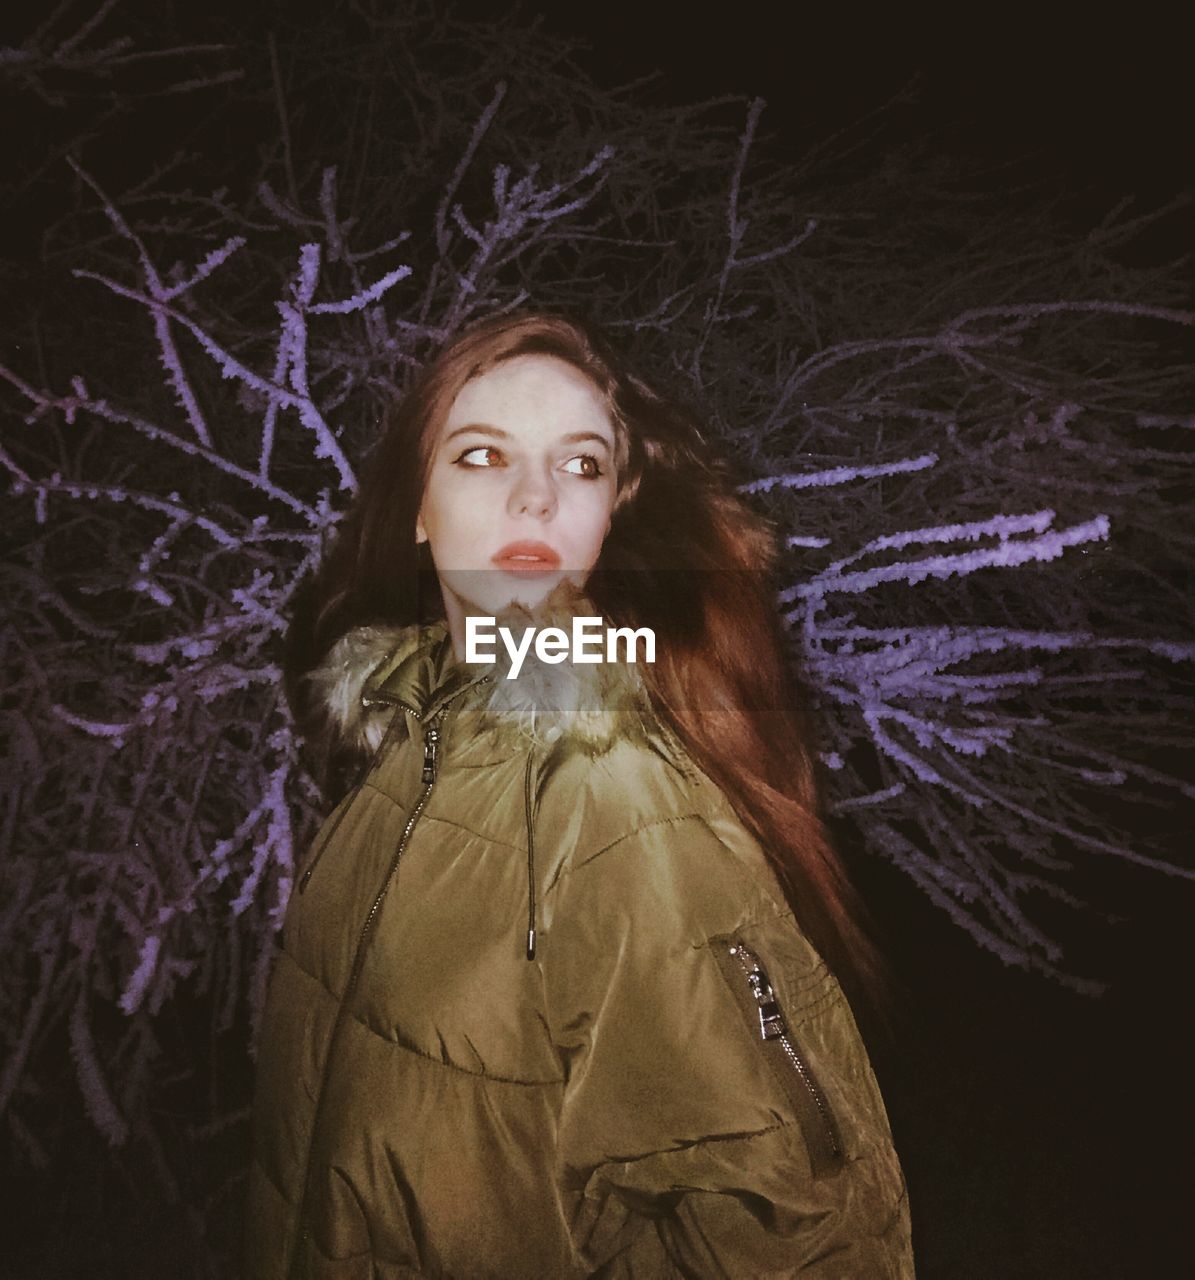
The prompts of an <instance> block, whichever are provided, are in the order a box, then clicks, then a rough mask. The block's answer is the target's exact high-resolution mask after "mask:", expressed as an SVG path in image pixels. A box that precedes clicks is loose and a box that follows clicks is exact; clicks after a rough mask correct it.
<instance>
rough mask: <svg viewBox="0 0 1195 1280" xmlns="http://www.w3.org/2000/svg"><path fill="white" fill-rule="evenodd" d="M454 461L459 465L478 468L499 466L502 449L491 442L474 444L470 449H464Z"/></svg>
mask: <svg viewBox="0 0 1195 1280" xmlns="http://www.w3.org/2000/svg"><path fill="white" fill-rule="evenodd" d="M456 461H457V463H458V464H460V465H461V466H464V467H476V468H478V469H481V468H483V467H499V466H501V465H502V451H501V449H496V448H495V447H494V446H493V445H492V444H475V445H474V446H473V447H472V448H471V449H466V450H465V452H464V453H462V454H461V455H460V457H458V458H457V459H456Z"/></svg>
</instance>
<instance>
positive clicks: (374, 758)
mask: <svg viewBox="0 0 1195 1280" xmlns="http://www.w3.org/2000/svg"><path fill="white" fill-rule="evenodd" d="M392 705H396V706H398V707H400V708H401V709H402V710H404V711H410V712H411V714H412V715H414V717H415V719H416V720H418V719H419V713H418V712H417V711H416V710H415V709H414V708H413V707H408V706H407V704H406V703H405V702H399V703H396V704H392ZM398 719H399V717H398V714H397V712H396V713H395V715H394V718H393V719H392V720H391V721H390V723H389V724H388V725H387V726H386V732H385V733H384V734H383V735H382V740H381V742H379V743H378V745H377V747H376V748H375V749H374V752H373V755H371V756H370V758H369V760H368V761H367V763H366V765H365V768H364V769H362V771H361V774H360V776H359V777H358V778H357V781H356V782H355V783H353V789H352V790H351V791H350V792H349V793H348V795H347V796H346V798H345V800H344V802H343V804H342V807H341V810H340V814H339V815H338V817H337V819H336V821H335V822H334V823H333V824H332V828H331V830H330V831H329V832H328V834H327V835H326V836H325V837H324V839H323V842H322V843H321V844H320V847H319V849H318V850H317V851H316V853H315V856H314V857H313V858H312V859H311V861H310V862H309V863H308V864H307V866H306V868H305V869H304V871H303V874H302V875H301V876H300V877H299V892H300V893H306V892H307V882H308V881H309V880H310V879H311V873H312V872H313V871H314V870H315V869H316V867H317V866H319V861H320V859H321V858H322V857H323V856H324V850H325V849H326V848H327V847H328V846H329V845H330V844H331V843H332V838H333V836H335V835H336V832H337V831H338V830H339V829H340V824H341V823H342V822H343V821H344V818H345V815H346V814H347V813H348V811H349V810H350V809H351V808H352V807H353V805H354V804H355V803H356V800H357V797H358V796H359V795H360V794H361V791H362V789H363V788H364V786H365V783H366V781H367V780H368V779H369V775H370V774H371V773H373V771H374V769H376V768H377V766H378V763H379V762H380V761H381V758H382V755H383V753H384V752H385V750H386V746H387V744H388V743H389V742H390V739H391V738H392V737H393V736H394V730H395V727H396V726H397V724H398Z"/></svg>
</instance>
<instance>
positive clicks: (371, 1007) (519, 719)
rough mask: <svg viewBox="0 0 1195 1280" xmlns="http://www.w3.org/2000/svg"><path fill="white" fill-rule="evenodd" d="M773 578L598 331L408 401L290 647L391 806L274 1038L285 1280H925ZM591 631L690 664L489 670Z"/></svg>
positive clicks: (337, 735)
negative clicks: (853, 1008)
mask: <svg viewBox="0 0 1195 1280" xmlns="http://www.w3.org/2000/svg"><path fill="white" fill-rule="evenodd" d="M771 547H772V543H771V541H770V539H769V537H768V535H767V534H766V532H765V531H764V530H763V528H762V527H761V525H760V523H759V521H758V520H756V519H755V518H754V517H752V516H751V515H750V514H749V513H748V511H747V510H746V509H745V508H744V507H743V506H742V504H741V503H740V502H739V501H738V500H737V499H736V498H734V497H733V496H732V494H731V491H730V487H729V485H728V483H727V481H726V477H725V476H724V474H723V472H722V471H721V469H720V468H719V467H718V466H717V465H715V464H712V463H710V462H709V461H708V459H707V454H706V449H705V447H704V444H703V442H702V440H701V437H700V435H699V434H698V432H697V431H696V430H695V428H694V427H693V426H692V425H691V424H690V422H689V421H688V420H687V418H686V417H685V415H684V414H683V413H681V412H680V411H679V410H678V409H676V408H675V407H673V406H671V405H670V404H668V403H667V402H665V401H664V400H663V399H661V398H660V397H658V396H656V395H655V394H654V393H653V392H651V391H650V390H649V389H648V388H647V387H645V386H644V385H643V384H642V383H641V382H639V381H638V380H637V379H635V378H633V377H631V376H630V375H628V374H627V373H626V372H625V371H623V370H622V368H621V367H620V365H619V364H618V362H617V361H616V359H615V358H614V357H613V356H612V355H611V354H610V353H609V352H607V351H606V350H605V349H604V348H603V347H602V346H600V345H599V343H598V341H597V340H596V339H595V338H594V337H593V335H590V334H587V333H586V332H585V331H584V330H583V329H582V328H580V327H579V326H578V325H576V324H573V323H570V322H567V321H565V320H562V319H559V318H554V317H549V316H544V315H526V314H524V315H518V316H513V317H512V316H506V317H500V318H497V319H493V320H490V321H487V322H485V323H482V324H480V325H478V326H477V327H475V328H473V329H472V330H470V331H469V332H467V333H466V334H464V335H463V336H462V337H460V338H459V339H457V340H456V341H455V342H454V343H452V344H451V345H450V346H449V347H448V348H447V349H446V350H445V351H444V352H443V353H442V354H441V355H440V356H439V357H438V358H436V359H435V360H434V361H432V362H431V364H430V365H429V366H428V367H427V369H426V370H425V371H424V372H423V374H422V376H421V377H420V379H419V381H418V383H417V385H416V386H415V387H414V389H413V390H412V391H411V392H410V393H409V394H408V395H407V396H406V397H405V399H404V401H403V403H402V405H401V407H400V408H399V410H398V411H397V413H396V415H395V416H394V418H393V420H392V422H391V424H390V426H389V429H388V430H387V432H386V433H385V434H384V436H383V438H382V440H381V443H380V445H379V447H378V450H377V453H376V455H375V457H374V459H373V460H372V461H371V467H370V472H369V475H368V477H367V479H366V480H365V482H364V484H363V486H362V489H361V492H360V494H359V496H358V498H357V501H356V502H355V504H354V506H353V508H352V510H351V511H350V512H349V513H348V514H347V516H346V518H345V521H344V524H343V526H342V528H341V530H340V533H339V536H338V539H337V541H336V544H335V545H334V547H333V548H332V550H331V553H330V554H329V556H328V557H327V559H326V561H325V564H324V566H323V567H322V569H321V572H320V574H319V575H318V576H317V579H316V581H315V583H314V586H313V588H312V590H311V592H310V595H309V599H308V601H307V603H306V606H305V608H304V609H303V610H302V611H301V612H300V616H299V617H298V618H297V619H296V622H295V624H294V627H293V628H292V636H291V640H292V646H291V653H292V660H291V664H290V665H291V676H292V683H291V697H292V704H293V705H294V706H295V708H296V712H297V714H298V716H299V720H300V724H301V725H302V726H303V727H304V729H305V731H306V733H307V736H308V739H309V741H310V742H312V743H313V744H317V745H318V746H319V747H320V749H321V754H322V767H323V769H324V770H325V774H326V776H328V777H333V778H334V777H336V776H338V774H340V773H342V772H343V770H344V768H345V766H346V765H353V764H356V767H357V771H358V776H357V781H356V784H355V785H354V786H353V787H352V789H351V790H350V791H349V793H348V795H347V796H345V797H344V798H343V799H342V800H341V801H340V803H339V805H338V806H337V808H336V810H335V811H334V812H333V814H332V815H331V816H330V818H329V820H328V822H327V824H326V825H325V827H324V829H323V830H322V831H321V832H320V834H319V835H318V837H317V838H316V840H315V842H314V845H313V847H312V850H311V851H310V852H309V854H308V855H307V857H306V859H305V861H304V862H303V863H302V864H301V865H300V867H299V868H298V879H297V882H296V886H295V891H294V893H293V894H292V898H291V902H290V906H289V910H288V914H287V918H286V922H285V926H284V929H283V935H282V948H281V951H280V954H279V956H278V960H277V965H276V968H275V971H274V974H273V978H272V983H271V988H270V992H269V997H268V1000H267V1004H266V1008H265V1013H264V1017H263V1024H262V1028H261V1049H260V1061H259V1078H258V1095H257V1102H256V1107H255V1115H254V1147H255V1150H254V1161H253V1167H252V1173H251V1196H250V1209H249V1215H248V1259H249V1265H248V1275H249V1276H250V1277H253V1278H257V1277H261V1278H265V1277H271V1278H275V1280H282V1278H283V1277H309V1276H310V1277H317V1276H318V1277H329V1278H331V1277H349V1276H354V1277H356V1276H361V1277H392V1276H410V1275H437V1276H511V1277H516V1276H517V1277H525V1276H537V1277H538V1276H545V1277H568V1276H584V1275H594V1274H601V1275H604V1276H633V1277H655V1276H675V1275H689V1276H706V1275H718V1276H723V1275H725V1276H734V1277H749V1276H761V1275H787V1274H792V1273H796V1272H806V1271H807V1272H810V1273H813V1274H819V1275H827V1276H828V1275H835V1276H838V1275H841V1276H852V1277H863V1276H866V1277H874V1276H902V1277H903V1276H908V1275H911V1274H912V1261H911V1254H910V1246H909V1225H908V1213H907V1202H906V1198H905V1189H904V1183H903V1179H902V1176H901V1171H900V1167H899V1164H898V1161H897V1159H896V1156H895V1153H894V1151H893V1149H892V1143H891V1135H890V1133H889V1129H888V1123H887V1119H886V1117H885V1113H884V1107H883V1103H882V1101H881V1099H880V1095H879V1092H878V1090H877V1087H876V1083H875V1080H874V1077H873V1075H872V1072H871V1069H870V1066H869V1064H868V1060H867V1056H866V1053H865V1051H864V1049H863V1046H862V1044H861V1041H860V1039H859V1036H858V1033H857V1031H856V1028H855V1024H854V1021H853V1019H852V1017H851V1013H850V1011H849V1008H848V1006H847V1004H846V1001H845V999H844V997H843V994H842V990H841V988H840V986H839V984H838V982H837V981H836V978H835V976H834V973H836V974H838V976H840V977H842V978H843V979H854V980H858V981H859V982H860V983H861V984H862V985H866V984H867V981H868V979H869V977H871V976H874V974H873V969H874V965H873V963H872V961H871V959H870V952H869V951H868V948H867V945H866V942H865V940H864V938H863V936H862V934H861V932H860V929H859V927H858V925H857V923H856V917H857V909H856V907H855V905H854V902H853V900H852V898H851V896H850V894H849V891H848V889H847V886H846V883H845V880H844V878H843V876H842V873H841V871H840V868H839V864H838V863H837V861H836V860H835V858H834V855H833V853H832V851H831V850H830V848H829V846H828V845H827V843H826V840H825V836H824V833H823V831H822V828H821V826H820V825H819V822H818V819H817V817H816V806H815V801H814V794H813V782H812V767H811V755H810V748H809V743H808V734H807V731H806V730H805V728H804V727H803V726H802V725H801V724H800V723H798V722H797V720H796V718H795V717H796V713H795V710H794V707H795V703H794V695H793V692H792V690H791V689H790V688H789V686H788V684H787V680H786V675H785V661H784V656H783V648H782V642H781V637H780V633H779V627H778V624H777V622H776V620H775V617H774V613H773V610H772V607H771V603H770V592H769V584H768V582H767V570H768V568H769V564H770V559H771ZM578 616H581V617H585V616H594V617H600V618H602V619H603V620H605V621H608V622H610V623H612V624H617V625H620V626H628V627H631V628H650V629H651V630H652V631H654V635H655V640H656V654H655V661H654V662H653V663H651V664H647V663H645V662H642V661H640V662H639V663H630V662H627V661H618V660H616V661H612V662H570V661H564V662H555V661H551V660H547V655H546V651H545V660H537V659H535V658H534V657H533V656H532V657H529V658H528V659H527V661H526V663H525V664H524V665H523V666H522V667H521V668H520V670H519V673H518V676H517V678H514V679H512V678H509V677H510V676H511V674H512V673H513V671H514V669H515V668H514V664H513V663H512V662H511V661H510V659H509V657H508V656H507V654H506V650H505V648H504V646H503V645H502V644H498V646H497V650H496V652H495V656H494V660H493V661H492V662H489V663H480V664H479V663H470V662H466V661H465V658H466V657H467V656H469V655H468V654H467V652H466V642H467V639H468V634H467V633H468V628H469V625H470V624H469V623H468V619H469V618H470V617H474V618H476V617H490V618H493V619H495V620H496V622H495V626H500V625H502V626H507V627H508V633H509V634H510V635H512V636H514V637H516V639H517V638H518V637H519V636H520V635H521V634H522V633H523V631H524V630H525V628H528V627H539V628H543V627H544V626H550V625H560V624H563V625H564V626H565V628H566V629H567V626H568V623H569V622H570V620H571V619H572V618H574V617H578ZM490 633H491V634H493V633H494V628H493V627H491V628H490ZM642 653H643V651H642V650H641V651H640V656H641V657H642ZM798 922H799V923H798ZM823 957H824V959H823ZM827 962H829V966H831V967H832V968H833V971H834V972H833V973H832V972H831V967H828V964H827Z"/></svg>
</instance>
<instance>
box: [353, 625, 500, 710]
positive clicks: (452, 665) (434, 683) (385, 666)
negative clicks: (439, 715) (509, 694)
mask: <svg viewBox="0 0 1195 1280" xmlns="http://www.w3.org/2000/svg"><path fill="white" fill-rule="evenodd" d="M403 633H404V634H403V638H402V642H400V644H399V645H398V647H397V648H396V650H395V652H394V653H392V654H391V655H390V656H389V658H387V659H386V660H385V661H383V662H382V664H381V665H380V666H379V667H377V668H375V670H374V671H373V672H372V673H371V674H370V675H369V676H368V678H367V679H366V680H365V683H364V687H363V689H362V695H361V700H362V702H363V703H364V704H365V705H366V706H369V705H371V704H374V703H378V702H389V703H392V704H397V705H399V706H403V707H406V708H408V709H409V710H410V711H412V712H414V714H415V715H416V716H417V717H418V719H420V720H429V719H431V717H432V716H434V715H435V714H436V712H437V711H439V710H440V708H441V707H443V706H445V705H446V704H447V703H448V702H450V701H451V700H452V699H454V698H455V697H456V695H457V694H458V693H460V692H462V691H463V690H464V689H467V688H469V686H470V685H475V684H481V683H483V682H485V681H487V680H488V679H491V678H492V677H491V676H490V675H489V673H488V672H487V671H485V670H482V669H480V668H472V667H467V666H464V665H462V664H460V663H458V662H457V661H456V660H455V656H454V654H453V651H452V637H451V636H450V635H449V634H448V628H447V627H446V626H445V625H444V623H442V622H437V623H433V624H431V625H430V626H426V627H418V626H415V627H408V628H404V629H403Z"/></svg>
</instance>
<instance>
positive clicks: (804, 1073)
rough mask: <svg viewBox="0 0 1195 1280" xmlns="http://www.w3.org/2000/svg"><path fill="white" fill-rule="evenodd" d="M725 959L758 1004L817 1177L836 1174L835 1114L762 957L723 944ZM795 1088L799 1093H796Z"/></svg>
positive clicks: (755, 1022)
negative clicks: (794, 1036)
mask: <svg viewBox="0 0 1195 1280" xmlns="http://www.w3.org/2000/svg"><path fill="white" fill-rule="evenodd" d="M722 941H723V945H724V946H725V951H724V952H723V953H722V954H724V955H725V956H726V958H727V959H728V960H729V961H730V964H729V965H728V966H726V968H727V969H728V970H729V976H731V977H733V978H734V980H735V981H736V982H737V984H738V985H739V986H740V987H741V986H743V985H745V986H746V988H747V990H748V991H749V992H750V995H751V998H752V1001H753V1002H754V1006H755V1007H754V1013H755V1017H754V1018H752V1019H751V1024H752V1028H753V1030H755V1031H756V1033H757V1034H758V1035H759V1038H760V1040H761V1041H763V1042H764V1043H765V1044H766V1045H768V1051H767V1053H768V1057H769V1060H770V1061H771V1062H772V1063H773V1064H774V1065H775V1067H776V1068H777V1074H778V1077H779V1079H780V1081H781V1083H782V1085H783V1086H784V1089H785V1092H786V1094H787V1095H788V1097H789V1098H790V1100H791V1101H792V1102H793V1105H794V1107H795V1108H796V1110H797V1119H798V1120H799V1121H800V1122H801V1127H802V1129H803V1130H804V1132H805V1134H806V1140H807V1143H808V1146H809V1155H810V1162H811V1164H812V1165H813V1171H814V1174H815V1175H817V1174H820V1173H825V1172H829V1171H831V1170H833V1169H834V1168H836V1167H838V1166H839V1165H841V1164H842V1163H843V1160H844V1159H845V1156H844V1152H843V1147H842V1139H841V1137H840V1136H839V1131H838V1125H837V1123H836V1122H835V1120H834V1115H833V1112H831V1110H830V1105H829V1103H828V1102H827V1101H826V1095H825V1094H824V1093H823V1092H822V1089H821V1086H820V1085H819V1084H818V1082H817V1077H816V1076H815V1075H814V1074H813V1070H812V1068H811V1067H810V1066H809V1063H808V1062H807V1061H806V1060H805V1058H804V1056H803V1055H802V1054H801V1052H800V1051H799V1050H798V1049H797V1047H796V1045H795V1044H794V1043H793V1040H792V1035H791V1033H790V1032H789V1029H788V1025H787V1023H786V1022H785V1020H784V1013H783V1011H782V1010H781V1008H780V1004H779V1002H778V1001H777V999H776V994H775V992H774V991H773V990H772V984H771V982H770V981H769V980H768V975H767V972H766V971H765V970H764V968H763V966H762V965H761V964H760V962H759V959H758V957H757V956H756V955H755V953H754V952H753V951H751V949H750V948H749V947H747V946H746V945H745V944H744V943H743V942H742V940H741V939H739V938H731V939H723V940H722ZM794 1084H795V1085H796V1087H795V1088H794V1087H793V1086H794Z"/></svg>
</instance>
